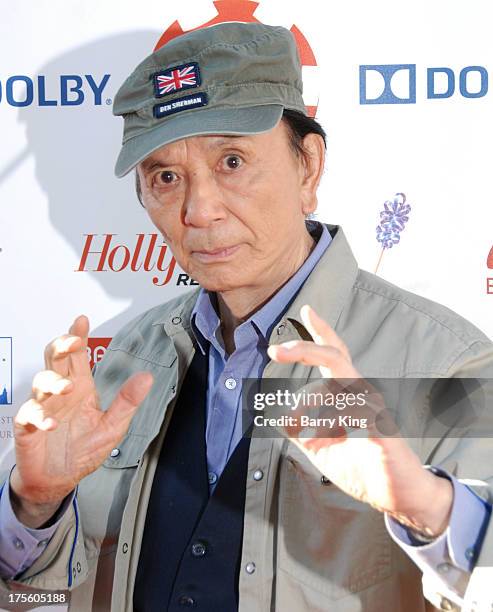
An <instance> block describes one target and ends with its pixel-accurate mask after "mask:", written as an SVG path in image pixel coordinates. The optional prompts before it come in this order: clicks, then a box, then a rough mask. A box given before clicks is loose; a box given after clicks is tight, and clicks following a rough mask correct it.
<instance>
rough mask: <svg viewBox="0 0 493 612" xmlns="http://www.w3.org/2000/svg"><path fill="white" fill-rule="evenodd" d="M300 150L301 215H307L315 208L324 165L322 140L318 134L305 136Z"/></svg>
mask: <svg viewBox="0 0 493 612" xmlns="http://www.w3.org/2000/svg"><path fill="white" fill-rule="evenodd" d="M302 148H303V152H302V153H301V160H300V161H301V162H302V164H303V169H302V174H301V180H302V183H301V205H302V211H303V214H304V215H308V214H310V213H313V212H314V211H315V210H316V208H317V203H318V200H317V190H318V186H319V184H320V180H321V179H322V174H323V171H324V164H325V144H324V140H323V138H322V137H321V136H319V134H314V133H311V134H307V135H306V136H305V137H304V138H303V145H302Z"/></svg>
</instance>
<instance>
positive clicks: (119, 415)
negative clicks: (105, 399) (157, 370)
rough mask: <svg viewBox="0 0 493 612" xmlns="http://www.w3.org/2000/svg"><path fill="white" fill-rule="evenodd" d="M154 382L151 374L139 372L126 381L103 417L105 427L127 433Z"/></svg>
mask: <svg viewBox="0 0 493 612" xmlns="http://www.w3.org/2000/svg"><path fill="white" fill-rule="evenodd" d="M153 382H154V379H153V377H152V374H150V373H149V372H138V373H137V374H133V375H132V376H131V377H130V378H129V379H128V380H126V381H125V382H124V383H123V385H122V386H121V387H120V390H119V391H118V393H117V395H116V397H115V399H114V400H113V401H112V403H111V406H110V407H109V408H108V410H107V411H106V412H105V413H104V415H103V420H104V421H105V425H106V426H107V427H108V428H109V429H114V430H115V431H121V430H122V429H124V430H125V431H126V430H127V429H128V426H129V424H130V421H131V419H132V417H133V415H134V414H135V413H136V411H137V408H138V407H139V405H140V404H141V403H142V402H143V401H144V399H145V398H146V395H147V394H148V393H149V391H150V390H151V387H152V385H153Z"/></svg>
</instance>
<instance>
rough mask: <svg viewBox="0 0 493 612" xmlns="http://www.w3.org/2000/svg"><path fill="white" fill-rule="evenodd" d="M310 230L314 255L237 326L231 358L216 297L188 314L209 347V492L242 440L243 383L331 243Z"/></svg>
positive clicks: (205, 298) (261, 363) (258, 369)
mask: <svg viewBox="0 0 493 612" xmlns="http://www.w3.org/2000/svg"><path fill="white" fill-rule="evenodd" d="M308 223H310V222H308ZM309 228H310V229H311V230H312V231H313V232H316V234H315V237H316V239H318V241H317V243H316V245H315V247H314V248H313V250H312V252H311V253H310V255H309V256H308V257H307V259H306V260H305V262H304V263H303V265H302V266H301V268H299V269H298V271H297V272H296V273H295V274H294V275H293V276H292V277H291V278H290V279H289V281H288V282H287V283H286V284H285V285H283V286H282V287H281V289H279V291H278V292H277V293H276V294H275V295H273V296H272V298H271V299H270V300H269V301H268V302H267V303H266V304H264V306H262V308H260V309H259V310H258V311H257V312H256V313H254V314H253V315H252V316H251V317H250V318H249V319H247V320H246V321H244V322H243V323H242V324H241V325H238V327H237V328H236V329H235V332H234V343H235V350H234V352H233V353H231V355H229V356H228V355H227V353H226V350H225V348H224V343H223V341H222V336H221V322H220V320H219V317H218V314H217V312H216V310H215V308H214V305H213V302H214V301H215V298H214V295H211V294H210V293H209V292H208V291H205V290H203V289H202V290H201V291H200V293H199V296H198V299H197V302H196V304H195V307H194V309H193V311H192V328H193V330H194V333H195V336H196V338H197V342H198V344H199V346H200V349H201V350H202V351H203V352H204V353H205V352H206V350H207V345H209V378H208V391H207V420H206V436H205V437H206V446H207V463H208V469H209V485H210V489H211V492H212V490H213V489H214V488H215V485H216V482H217V479H218V477H219V476H220V475H221V473H222V471H223V470H224V467H225V465H226V463H227V461H228V459H229V457H230V455H231V453H232V452H233V451H234V449H235V447H236V445H237V444H238V442H239V440H240V439H241V436H242V418H241V381H242V379H244V378H260V377H261V376H262V372H263V370H264V367H265V366H266V364H267V362H268V360H269V358H268V356H267V347H268V346H269V337H270V334H271V333H272V330H273V329H274V327H275V326H276V324H277V323H278V322H279V320H280V319H281V317H282V315H283V313H284V312H285V311H286V310H287V308H288V306H289V305H290V303H291V302H292V301H293V299H294V298H295V296H296V294H297V293H298V291H299V290H300V289H301V286H302V285H303V283H304V282H305V280H306V279H307V278H308V276H309V275H310V273H311V272H312V270H313V268H314V267H315V266H316V265H317V263H318V261H319V259H320V258H321V257H322V255H323V254H324V252H325V251H326V249H327V248H328V246H329V244H330V242H331V240H332V238H331V236H330V234H329V231H328V229H327V227H326V226H325V225H321V224H318V223H313V222H311V223H310V225H309ZM317 229H318V230H319V231H318V232H317ZM320 229H321V230H322V231H321V233H320Z"/></svg>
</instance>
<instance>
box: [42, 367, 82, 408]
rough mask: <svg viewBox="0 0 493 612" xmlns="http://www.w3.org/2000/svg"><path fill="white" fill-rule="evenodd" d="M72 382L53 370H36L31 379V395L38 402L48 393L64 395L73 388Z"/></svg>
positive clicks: (48, 394) (47, 395)
mask: <svg viewBox="0 0 493 612" xmlns="http://www.w3.org/2000/svg"><path fill="white" fill-rule="evenodd" d="M73 386H74V385H73V382H72V381H71V380H69V379H68V378H64V377H63V376H61V375H60V374H58V373H57V372H54V371H53V370H43V371H42V372H38V373H37V374H36V376H35V377H34V379H33V387H32V390H33V397H34V399H35V400H37V401H38V402H41V401H42V400H44V399H46V398H47V397H49V396H50V395H64V394H66V393H70V391H72V389H73Z"/></svg>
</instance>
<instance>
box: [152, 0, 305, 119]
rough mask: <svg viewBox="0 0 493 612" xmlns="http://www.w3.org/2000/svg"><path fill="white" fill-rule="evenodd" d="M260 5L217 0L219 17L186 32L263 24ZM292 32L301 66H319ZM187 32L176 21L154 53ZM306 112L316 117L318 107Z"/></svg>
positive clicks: (295, 29)
mask: <svg viewBox="0 0 493 612" xmlns="http://www.w3.org/2000/svg"><path fill="white" fill-rule="evenodd" d="M258 5H259V3H258V2H253V1H252V0H215V2H214V6H215V7H216V10H217V15H216V16H215V17H214V18H213V19H211V20H209V21H207V23H203V24H202V25H200V26H197V27H196V28H192V29H191V30H186V32H194V31H195V30H200V29H201V28H208V27H209V26H213V25H216V24H217V23H225V22H228V21H237V22H240V23H261V22H260V21H259V20H258V19H257V18H256V17H255V15H254V13H255V11H256V10H257V6H258ZM290 31H291V32H292V34H293V36H294V38H295V40H296V45H297V47H298V53H299V56H300V61H301V65H302V66H317V60H316V59H315V55H314V53H313V51H312V48H311V47H310V44H309V42H308V41H307V39H306V38H305V36H304V35H303V34H302V32H301V31H300V30H299V28H298V27H297V26H295V25H292V26H291V29H290ZM186 32H185V30H183V28H182V27H181V25H180V22H179V21H174V22H173V23H172V24H171V25H170V26H169V28H168V29H167V30H166V31H165V32H164V33H163V34H162V36H161V38H160V39H159V40H158V42H157V44H156V46H155V47H154V51H157V50H158V49H160V48H161V47H162V46H163V45H165V44H166V43H167V42H169V41H170V40H173V38H176V37H177V36H181V35H182V34H185V33H186ZM306 111H307V113H308V115H309V116H310V117H315V115H316V113H317V107H316V106H307V107H306Z"/></svg>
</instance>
